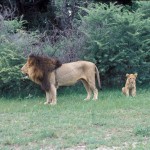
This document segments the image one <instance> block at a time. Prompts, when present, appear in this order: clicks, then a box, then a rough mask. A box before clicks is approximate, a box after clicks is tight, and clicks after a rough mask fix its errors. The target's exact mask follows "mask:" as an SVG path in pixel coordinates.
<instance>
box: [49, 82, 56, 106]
mask: <svg viewBox="0 0 150 150" xmlns="http://www.w3.org/2000/svg"><path fill="white" fill-rule="evenodd" d="M50 92H51V100H52V101H51V105H56V104H57V97H56V96H57V89H56V87H55V85H53V84H52V85H51V89H50Z"/></svg>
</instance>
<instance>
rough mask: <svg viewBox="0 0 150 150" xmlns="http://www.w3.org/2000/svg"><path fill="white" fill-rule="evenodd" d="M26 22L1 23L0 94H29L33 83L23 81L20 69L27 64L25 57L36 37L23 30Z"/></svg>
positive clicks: (9, 21) (11, 21)
mask: <svg viewBox="0 0 150 150" xmlns="http://www.w3.org/2000/svg"><path fill="white" fill-rule="evenodd" d="M23 23H24V21H21V20H17V19H14V20H7V21H6V20H3V21H1V22H0V27H1V32H0V43H1V44H0V94H1V95H7V96H11V95H14V94H15V95H18V94H20V93H21V92H23V91H26V92H29V91H30V90H31V88H32V87H33V85H34V84H33V83H32V82H30V81H29V80H25V79H23V75H22V73H21V71H20V68H21V67H22V66H23V64H24V63H25V61H26V60H25V55H27V54H29V52H30V51H31V50H30V49H31V46H32V44H33V43H35V42H36V39H37V38H36V37H35V36H34V35H32V34H28V33H26V32H25V31H24V30H23V29H22V26H23Z"/></svg>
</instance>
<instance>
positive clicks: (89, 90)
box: [81, 79, 92, 101]
mask: <svg viewBox="0 0 150 150" xmlns="http://www.w3.org/2000/svg"><path fill="white" fill-rule="evenodd" d="M81 81H82V83H83V85H84V87H85V89H86V92H87V97H86V98H85V99H84V100H87V101H88V100H90V98H91V94H92V91H91V89H90V86H89V84H88V82H87V81H86V80H84V79H82V80H81Z"/></svg>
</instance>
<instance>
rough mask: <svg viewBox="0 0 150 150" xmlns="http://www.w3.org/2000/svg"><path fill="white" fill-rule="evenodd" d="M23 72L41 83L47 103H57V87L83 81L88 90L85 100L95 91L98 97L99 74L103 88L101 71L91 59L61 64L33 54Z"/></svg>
mask: <svg viewBox="0 0 150 150" xmlns="http://www.w3.org/2000/svg"><path fill="white" fill-rule="evenodd" d="M21 71H22V73H24V74H27V75H28V76H29V78H30V79H31V80H32V81H34V82H36V83H37V84H40V85H41V87H42V88H43V89H44V90H45V92H46V102H45V104H51V105H55V104H56V103H57V98H56V96H57V88H58V87H59V86H70V85H73V84H75V83H76V82H78V81H81V82H82V83H83V85H84V87H85V89H86V91H87V97H86V98H85V100H89V99H90V98H91V95H92V93H93V99H94V100H97V99H98V90H97V88H96V83H95V75H96V76H97V81H98V85H99V87H100V88H101V82H100V76H99V71H98V69H97V67H96V65H95V64H94V63H92V62H89V61H76V62H71V63H64V64H61V63H60V61H59V60H57V59H53V58H47V57H42V56H37V55H33V54H31V55H30V56H29V57H28V60H27V63H26V64H25V65H24V66H23V67H22V68H21Z"/></svg>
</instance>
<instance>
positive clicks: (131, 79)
mask: <svg viewBox="0 0 150 150" xmlns="http://www.w3.org/2000/svg"><path fill="white" fill-rule="evenodd" d="M126 77H127V83H128V85H130V86H134V85H135V83H136V78H137V73H135V74H126Z"/></svg>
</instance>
